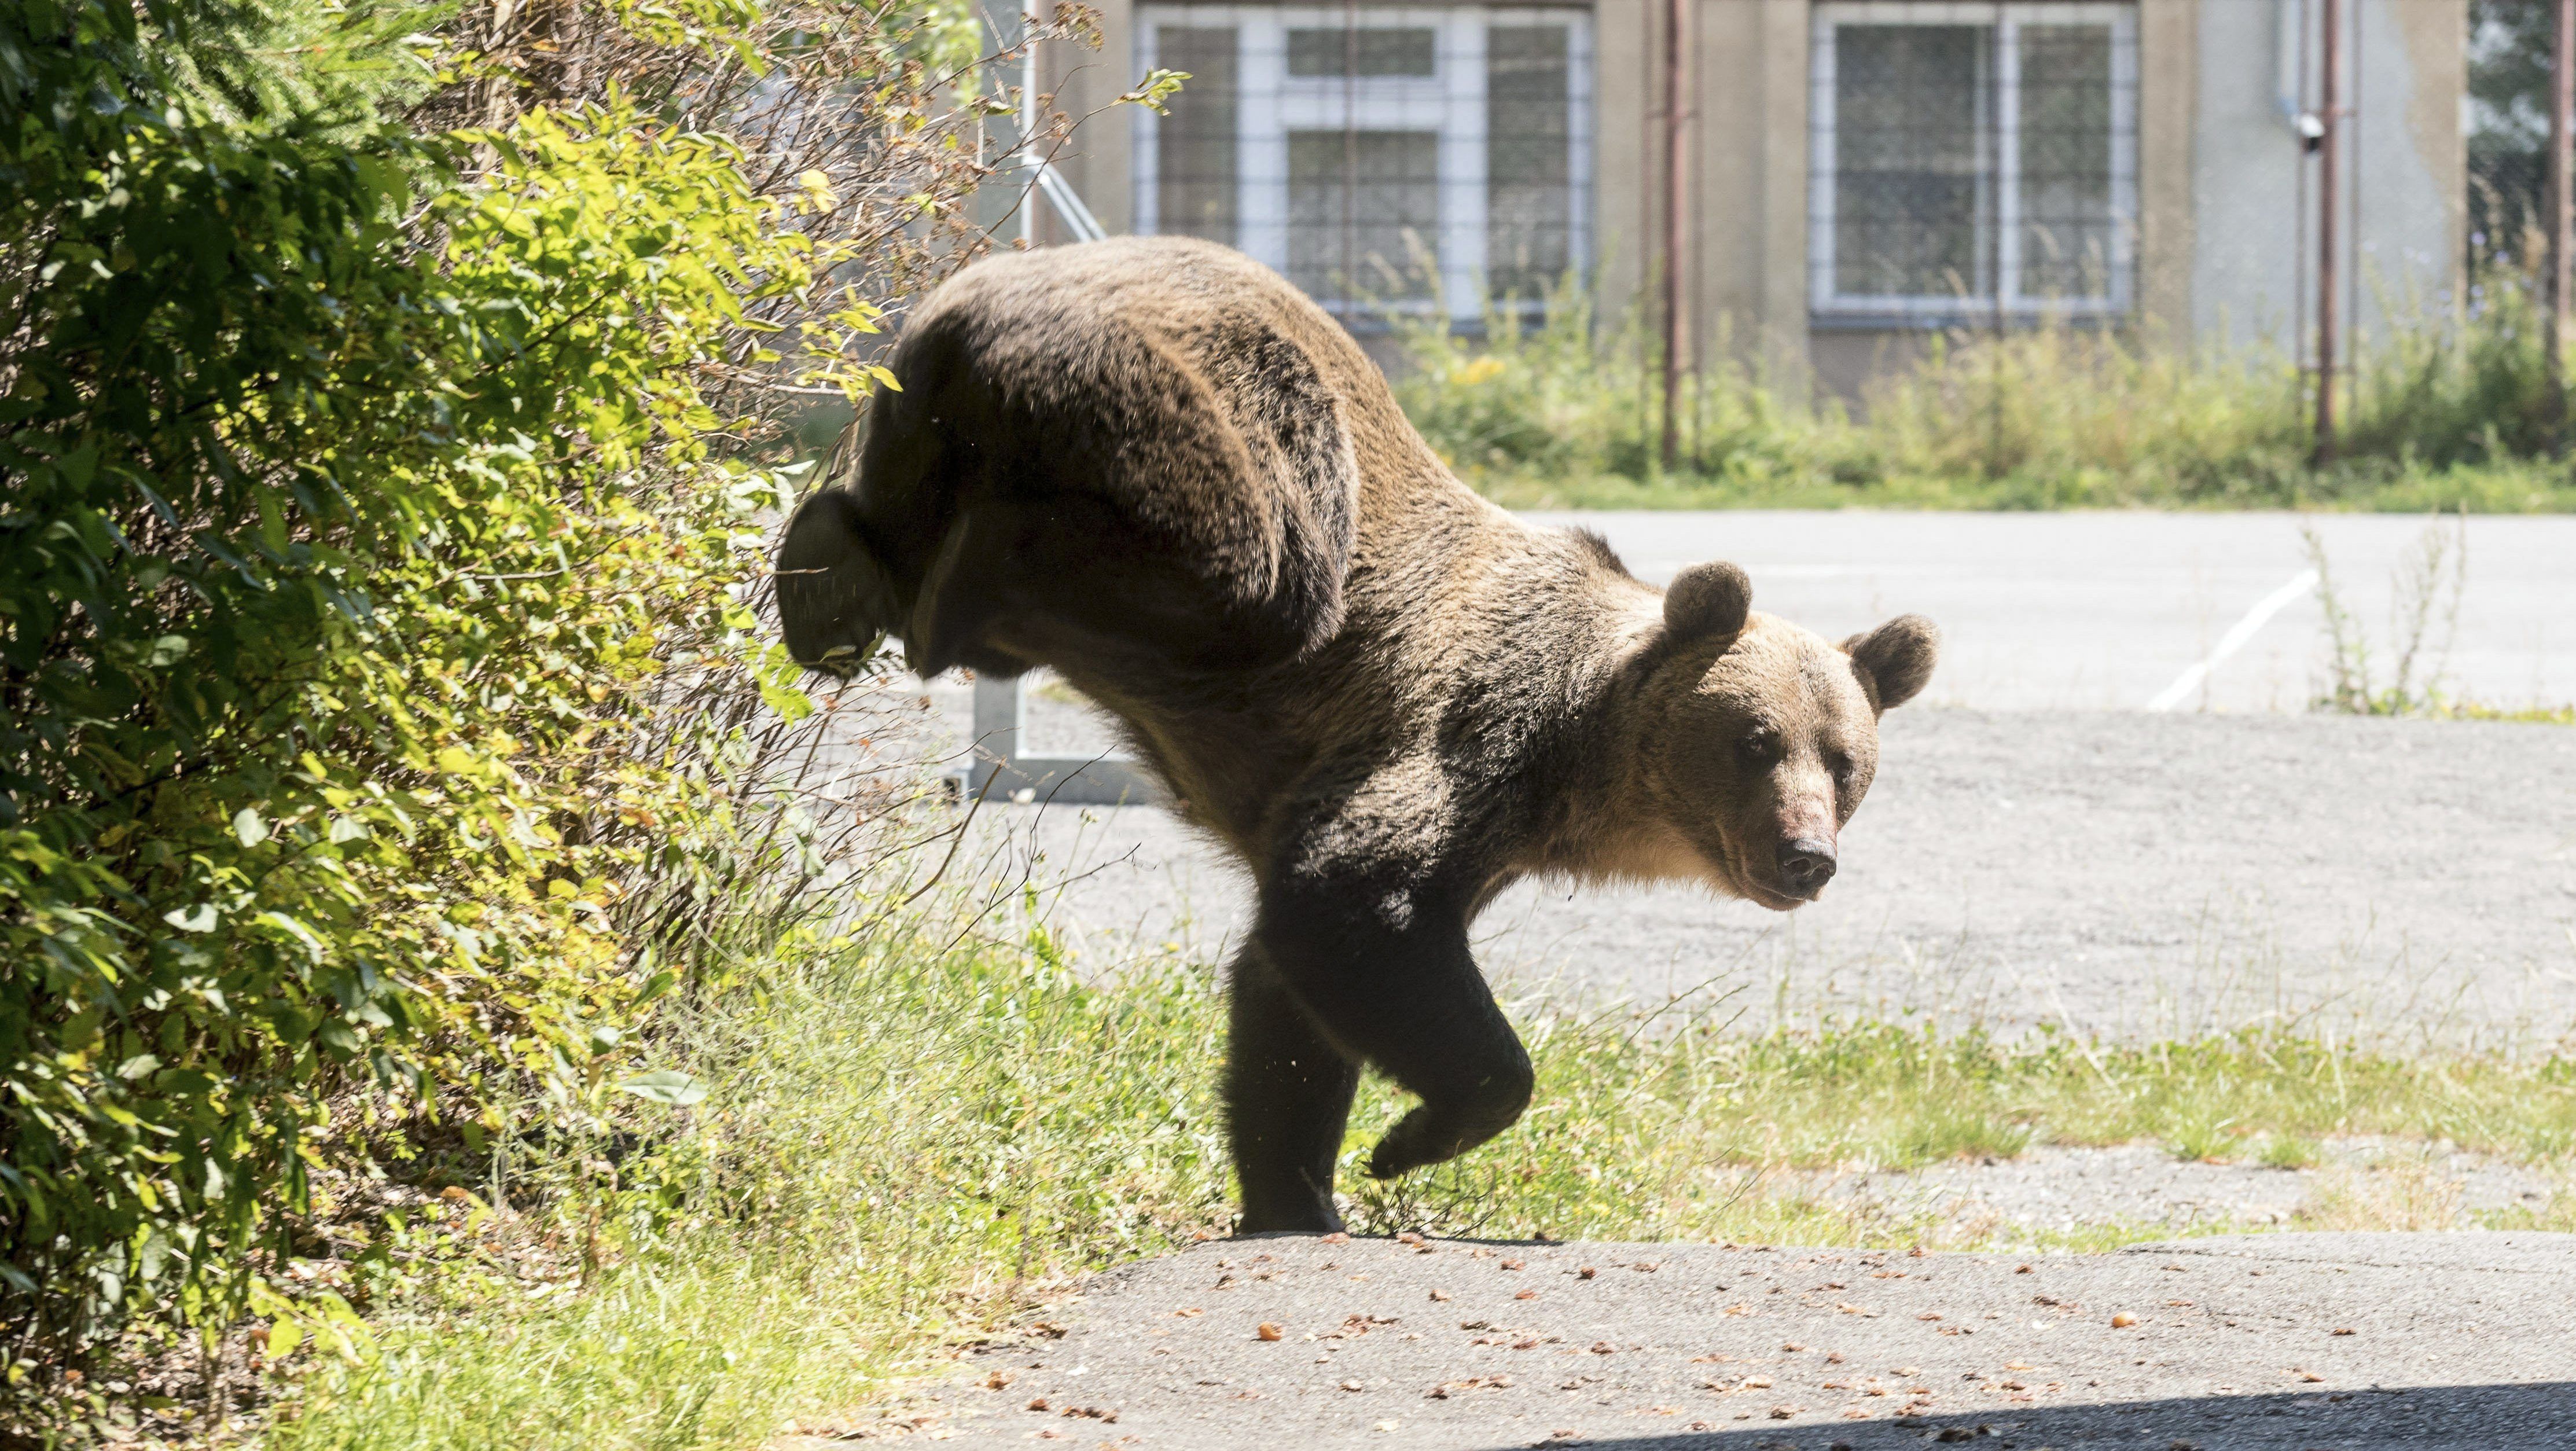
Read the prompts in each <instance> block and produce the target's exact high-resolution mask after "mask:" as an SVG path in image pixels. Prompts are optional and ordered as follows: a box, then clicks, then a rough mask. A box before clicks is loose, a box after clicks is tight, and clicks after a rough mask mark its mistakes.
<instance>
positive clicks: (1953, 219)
mask: <svg viewBox="0 0 2576 1451" xmlns="http://www.w3.org/2000/svg"><path fill="white" fill-rule="evenodd" d="M2137 74H2138V62H2137V24H2136V11H2135V9H2134V7H2133V6H2131V5H2129V4H2125V3H2103V0H2082V3H2053V4H2052V3H1983V4H1961V3H1947V4H1944V3H1902V0H1897V3H1890V0H1876V3H1864V4H1854V3H1842V4H1826V5H1819V6H1817V7H1816V11H1815V38H1814V60H1813V79H1812V85H1813V90H1812V93H1811V95H1810V97H1809V114H1810V115H1811V116H1812V117H1813V124H1814V127H1815V133H1814V137H1813V141H1812V144H1811V146H1810V147H1809V156H1810V158H1811V160H1810V165H1811V166H1812V167H1813V173H1812V175H1811V176H1810V178H1809V185H1808V195H1809V206H1810V208H1811V212H1810V215H1809V227H1808V271H1809V275H1810V291H1811V296H1812V305H1813V307H1814V309H1815V311H1816V312H1817V313H1818V314H1819V316H1820V317H1834V316H1841V317H1849V318H1854V319H1858V320H1880V321H1886V320H1900V321H1916V322H1944V321H1955V320H1973V319H1974V318H1976V317H1978V316H1980V315H1989V314H1991V313H1992V312H1994V311H1996V310H2002V311H2006V312H2012V313H2020V314H2029V313H2033V312H2039V311H2044V310H2061V311H2069V312H2082V313H2097V314H2108V313H2121V312H2125V311H2127V309H2128V306H2129V293H2130V284H2131V279H2132V276H2133V274H2134V272H2135V269H2136V253H2137V243H2136V234H2137V215H2138V204H2137V154H2138V144H2137V134H2138V133H2137Z"/></svg>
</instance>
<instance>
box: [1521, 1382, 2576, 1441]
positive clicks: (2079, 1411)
mask: <svg viewBox="0 0 2576 1451" xmlns="http://www.w3.org/2000/svg"><path fill="white" fill-rule="evenodd" d="M1927 1443H1929V1444H1964V1445H1969V1446H1976V1447H1983V1448H1988V1451H2043V1448H2054V1451H2075V1448H2078V1447H2112V1446H2117V1447H2122V1448H2145V1451H2180V1448H2184V1447H2189V1448H2191V1451H2240V1448H2242V1451H2275V1448H2283V1451H2381V1448H2396V1447H2404V1448H2407V1451H2416V1448H2454V1447H2455V1448H2461V1451H2468V1448H2476V1451H2507V1448H2512V1451H2536V1448H2540V1447H2561V1446H2576V1380H2569V1381H2548V1382H2542V1383H2539V1384H2518V1385H2459V1386H2417V1387H2407V1388H2403V1389H2396V1390H2365V1391H2333V1392H2317V1393H2311V1394H2305V1395H2246V1396H2194V1397H2187V1398H2177V1399H2173V1400H2153V1401H2115V1402H2110V1403H2107V1404H2100V1405H2090V1406H2063V1407H2050V1408H2040V1407H2023V1408H2019V1409H2016V1410H2013V1411H2010V1412H2000V1411H1987V1412H1982V1413H1979V1414H1977V1415H1946V1416H1921V1417H1907V1418H1905V1419H1904V1420H1902V1421H1899V1420H1894V1419H1889V1420H1876V1421H1853V1422H1846V1423H1842V1424H1832V1423H1827V1424H1821V1425H1819V1424H1815V1423H1809V1424H1805V1425H1782V1424H1778V1423H1771V1424H1768V1425H1746V1424H1738V1425H1735V1426H1731V1427H1725V1428H1721V1429H1714V1430H1707V1431H1684V1432H1676V1433H1674V1434H1670V1435H1660V1436H1630V1437H1617V1438H1611V1437H1594V1436H1586V1437H1583V1438H1581V1439H1580V1440H1577V1441H1565V1442H1560V1441H1555V1440H1538V1441H1532V1442H1518V1443H1513V1444H1516V1445H1523V1446H1528V1445H1536V1446H1555V1445H1577V1446H1582V1447H1585V1448H1588V1451H1685V1448H1691V1451H1770V1448H1777V1451H1789V1448H1795V1451H1834V1448H1837V1447H1848V1448H1850V1451H1894V1448H1897V1447H1906V1448H1912V1447H1916V1446H1921V1445H1924V1444H1927Z"/></svg>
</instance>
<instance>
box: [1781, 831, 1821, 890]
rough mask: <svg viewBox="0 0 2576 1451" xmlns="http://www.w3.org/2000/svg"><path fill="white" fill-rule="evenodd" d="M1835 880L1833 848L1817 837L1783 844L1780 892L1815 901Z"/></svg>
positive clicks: (1802, 838)
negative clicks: (1826, 884) (1826, 886)
mask: <svg viewBox="0 0 2576 1451" xmlns="http://www.w3.org/2000/svg"><path fill="white" fill-rule="evenodd" d="M1833 879H1834V844H1833V843H1832V842H1830V841H1820V840H1817V839H1816V838H1814V837H1799V838H1798V839H1797V840H1795V841H1784V842H1782V843H1780V890H1782V891H1784V892H1787V893H1789V894H1790V895H1791V896H1794V897H1805V898H1808V899H1809V900H1813V899H1814V897H1815V895H1816V894H1817V893H1818V892H1821V891H1823V890H1824V889H1825V883H1827V882H1830V881H1832V880H1833Z"/></svg>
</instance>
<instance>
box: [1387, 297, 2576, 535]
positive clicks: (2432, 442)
mask: <svg viewBox="0 0 2576 1451" xmlns="http://www.w3.org/2000/svg"><path fill="white" fill-rule="evenodd" d="M2386 310H2387V311H2388V312H2389V313H2390V315H2392V316H2395V317H2397V318H2398V319H2399V320H2400V321H2399V322H2398V324H2397V325H2395V326H2393V327H2391V328H2388V329H2385V330H2382V331H2380V332H2374V333H2370V334H2366V335H2365V336H2364V337H2363V338H2362V340H2361V343H2360V345H2359V347H2358V349H2357V352H2356V356H2355V359H2354V361H2353V364H2352V366H2351V368H2350V369H2349V370H2348V373H2347V374H2346V376H2345V379H2344V381H2343V383H2342V385H2341V386H2342V389H2343V396H2342V398H2341V399H2340V402H2341V403H2342V416H2343V420H2344V421H2343V424H2342V426H2341V428H2340V429H2339V433H2338V455H2339V456H2338V461H2337V462H2336V463H2334V464H2333V465H2331V466H2329V467H2327V468H2324V469H2315V468H2312V467H2310V463H2309V459H2310V454H2311V452H2312V448H2313V441H2314V436H2313V433H2312V426H2311V425H2312V409H2313V406H2314V405H2313V393H2312V390H2311V388H2310V386H2309V383H2308V380H2307V379H2306V377H2305V376H2304V375H2303V373H2302V371H2301V369H2300V367H2299V365H2298V363H2297V361H2296V360H2294V359H2292V358H2290V357H2289V356H2287V355H2285V354H2283V353H2280V352H2279V351H2277V350H2269V349H2264V348H2247V349H2236V350H2221V349H2213V348H2202V349H2186V348H2174V347H2166V346H2160V345H2158V344H2157V343H2156V342H2155V341H2154V340H2152V339H2148V338H2144V337H2141V336H2140V335H2138V334H2136V333H2133V332H2125V331H2107V330H2104V329H2101V328H2099V327H2097V326H2094V325H2091V324H2087V323H2083V322H2079V321H2075V320H2070V319H2066V318H2062V317H2061V318H2056V319H2052V320H2045V321H2042V322H2039V323H2036V324H2034V325H2032V326H2030V327H2028V328H2021V329H2014V330H2011V331H2008V332H2005V333H2002V334H1999V335H1998V334H1993V333H1968V332H1962V333H1951V334H1941V335H1936V336H1934V337H1932V338H1930V339H1929V340H1928V343H1927V347H1926V350H1925V353H1924V356H1923V357H1922V358H1921V359H1920V360H1919V361H1918V362H1917V363H1915V364H1914V365H1912V366H1910V367H1907V368H1903V369H1900V370H1899V371H1897V372H1896V373H1894V374H1892V375H1891V376H1888V377H1886V378H1883V379H1881V380H1880V381H1879V382H1877V383H1876V384H1874V385H1872V386H1871V387H1870V388H1869V389H1868V390H1867V391H1866V392H1865V394H1864V395H1863V397H1862V398H1861V400H1860V406H1859V407H1858V408H1851V407H1846V406H1844V405H1843V404H1842V403H1841V402H1840V401H1838V400H1835V399H1832V398H1830V397H1819V396H1817V395H1818V390H1817V389H1816V387H1815V385H1814V384H1813V381H1812V380H1809V379H1805V378H1800V377H1787V376H1779V375H1770V374H1766V373H1765V372H1764V371H1763V370H1762V369H1760V368H1758V367H1755V366H1752V365H1749V364H1746V363H1744V362H1741V361H1738V360H1736V357H1735V354H1736V353H1737V351H1738V350H1737V349H1735V348H1733V347H1732V346H1731V339H1730V338H1728V337H1724V336H1721V337H1720V338H1718V339H1716V340H1714V341H1713V342H1712V343H1711V344H1710V345H1709V346H1708V347H1707V348H1706V349H1705V352H1706V354H1707V355H1708V356H1709V357H1710V358H1711V359H1713V360H1715V361H1712V362H1710V363H1709V364H1707V365H1706V366H1705V367H1703V368H1702V369H1701V370H1700V371H1699V372H1698V373H1697V375H1696V376H1695V377H1693V378H1691V379H1690V380H1689V381H1688V383H1687V384H1686V390H1687V391H1686V392H1685V393H1684V395H1683V396H1682V397H1681V399H1680V401H1679V417H1680V424H1681V426H1680V433H1681V439H1682V445H1683V447H1682V451H1681V452H1682V456H1681V458H1680V459H1679V460H1678V461H1677V464H1676V466H1675V467H1674V468H1673V469H1671V470H1665V469H1664V468H1662V467H1661V465H1660V462H1659V459H1658V457H1657V454H1658V448H1659V444H1660V433H1661V420H1662V412H1661V410H1662V401H1661V392H1660V389H1661V382H1660V378H1661V359H1660V355H1659V352H1658V349H1657V346H1656V343H1655V341H1654V340H1653V339H1652V338H1650V337H1648V336H1647V335H1646V333H1645V331H1644V329H1643V328H1642V326H1641V322H1642V319H1641V318H1640V316H1639V315H1637V314H1635V313H1630V314H1628V315H1627V316H1625V317H1623V318H1620V319H1616V320H1606V321H1605V320H1604V319H1603V318H1601V317H1600V316H1599V315H1598V313H1597V309H1596V305H1595V303H1594V301H1593V299H1592V297H1591V294H1590V292H1589V291H1588V290H1587V289H1586V288H1584V287H1582V286H1581V285H1579V283H1578V282H1576V281H1575V280H1572V279H1569V280H1568V282H1567V283H1566V284H1564V285H1563V286H1561V287H1559V288H1558V289H1557V290H1555V291H1554V292H1552V293H1551V294H1549V295H1548V296H1547V297H1546V298H1545V299H1543V300H1542V302H1541V303H1540V304H1539V306H1538V307H1537V309H1536V312H1535V314H1534V315H1533V314H1531V313H1527V312H1524V311H1521V310H1518V309H1516V308H1510V307H1497V308H1494V309H1492V310H1490V311H1489V312H1488V313H1487V316H1486V318H1485V326H1484V329H1483V336H1482V337H1481V338H1470V337H1468V336H1466V335H1464V334H1462V333H1460V332H1458V331H1456V330H1454V329H1452V328H1451V327H1450V326H1449V325H1448V323H1447V322H1446V320H1445V319H1440V318H1430V319H1417V320H1412V321H1405V322H1401V323H1399V324H1398V330H1399V341H1400V343H1401V346H1402V349H1403V352H1404V355H1405V367H1404V368H1403V370H1402V376H1401V377H1400V378H1399V379H1398V381H1397V384H1396V389H1397V393H1398V395H1399V397H1400V398H1401V400H1402V402H1403V404H1404V406H1405V409H1406V411H1407V413H1408V414H1409V415H1410V416H1411V417H1412V418H1413V420H1414V423H1415V425H1416V426H1417V427H1419V428H1420V429H1421V430H1422V431H1423V434H1424V436H1425V437H1426V438H1428V439H1429V440H1430V441H1431V443H1432V445H1433V446H1434V447H1435V448H1437V449H1439V450H1440V451H1441V452H1442V453H1443V455H1444V456H1446V457H1447V458H1449V459H1450V461H1451V462H1452V464H1453V465H1454V466H1455V467H1456V468H1457V469H1458V470H1459V471H1460V473H1461V474H1462V475H1463V476H1465V477H1466V478H1467V479H1468V480H1469V481H1470V482H1472V483H1475V484H1477V485H1479V486H1480V487H1482V488H1485V489H1486V490H1487V491H1488V492H1490V493H1493V494H1494V495H1495V496H1496V497H1499V498H1502V499H1503V500H1504V501H1505V502H1509V503H1514V504H1522V505H1551V504H1552V505H1559V506H1624V507H1655V506H1658V505H1662V506H1668V507H1670V506H1712V505H1724V504H1732V503H1778V504H1786V505H1807V506H1815V505H1825V506H1830V505H1834V504H1838V503H1870V504H1896V505H1928V506H1945V505H1946V506H1965V507H2005V508H2053V507H2070V506H2089V507H2100V506H2133V505H2179V506H2205V507H2248V506H2299V507H2315V506H2338V505H2340V506H2362V507H2390V508H2422V507H2428V506H2433V505H2458V506H2465V507H2468V508H2472V509H2485V510H2521V509H2543V508H2568V507H2576V477H2571V474H2570V470H2569V468H2568V465H2567V463H2566V462H2565V460H2564V459H2563V458H2562V457H2561V456H2560V454H2561V450H2562V449H2563V447H2564V444H2565V442H2566V432H2565V424H2564V422H2563V421H2562V419H2561V417H2560V414H2559V411H2558V404H2557V401H2556V396H2555V394H2554V393H2553V391H2552V389H2551V386H2550V383H2549V379H2548V374H2547V368H2546V356H2545V353H2544V351H2543V347H2544V344H2543V341H2542V339H2543V338H2544V336H2545V327H2546V321H2547V319H2546V316H2545V314H2544V313H2543V311H2542V309H2541V308H2540V307H2539V306H2538V305H2537V304H2536V303H2535V301H2534V299H2533V297H2532V295H2531V293H2530V291H2529V289H2528V288H2526V287H2524V286H2523V285H2521V284H2520V283H2519V282H2518V281H2516V280H2515V279H2514V277H2513V276H2512V275H2511V274H2499V275H2498V276H2496V277H2493V278H2490V279H2488V280H2487V281H2486V282H2485V283H2484V284H2482V287H2481V291H2480V301H2479V305H2478V308H2477V310H2476V311H2475V312H2474V313H2473V314H2471V315H2469V316H2467V317H2465V318H2462V319H2458V320H2442V319H2438V318H2437V317H2436V316H2435V315H2434V313H2433V312H2432V311H2431V310H2430V309H2429V308H2428V307H2426V306H2424V305H2422V304H2421V303H2420V302H2410V301H2407V300H2403V299H2400V300H2396V301H2394V302H2392V304H2391V306H2390V307H2389V308H2388V309H2386Z"/></svg>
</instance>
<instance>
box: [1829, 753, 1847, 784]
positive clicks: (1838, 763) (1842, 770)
mask: <svg viewBox="0 0 2576 1451" xmlns="http://www.w3.org/2000/svg"><path fill="white" fill-rule="evenodd" d="M1825 764H1826V767H1827V769H1829V770H1831V771H1832V772H1833V773H1834V780H1835V781H1836V782H1837V783H1838V784H1840V785H1844V786H1848V785H1850V784H1851V778H1852V758H1851V757H1849V756H1846V755H1844V754H1843V753H1842V752H1840V751H1836V752H1834V755H1833V759H1832V760H1830V761H1828V762H1826V763H1825Z"/></svg>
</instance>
